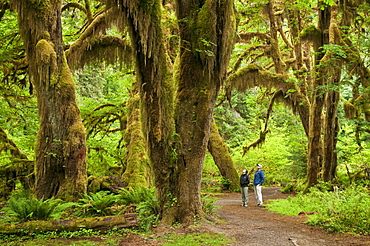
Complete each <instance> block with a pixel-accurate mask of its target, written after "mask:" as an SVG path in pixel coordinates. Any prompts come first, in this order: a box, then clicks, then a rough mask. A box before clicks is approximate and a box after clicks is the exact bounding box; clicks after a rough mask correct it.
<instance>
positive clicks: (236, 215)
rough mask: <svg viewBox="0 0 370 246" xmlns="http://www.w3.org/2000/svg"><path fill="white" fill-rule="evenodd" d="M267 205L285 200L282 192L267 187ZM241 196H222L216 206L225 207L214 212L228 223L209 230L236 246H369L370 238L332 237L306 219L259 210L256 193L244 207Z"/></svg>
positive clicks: (215, 224)
mask: <svg viewBox="0 0 370 246" xmlns="http://www.w3.org/2000/svg"><path fill="white" fill-rule="evenodd" d="M262 193H263V198H264V202H265V203H266V202H267V201H268V200H269V199H280V198H286V197H287V196H288V195H286V194H282V193H281V192H280V191H279V188H275V187H268V188H263V190H262ZM240 204H241V196H240V194H239V193H229V194H224V195H222V198H221V199H220V200H218V201H216V202H215V205H216V206H222V207H221V208H220V209H217V210H216V211H215V212H216V213H217V214H218V215H219V218H220V219H221V220H224V221H225V223H213V224H212V225H211V226H210V227H209V228H208V229H209V230H211V231H214V232H218V233H222V234H226V235H230V236H232V237H234V238H235V240H236V242H235V243H234V244H232V245H233V246H234V245H237V246H244V245H247V246H265V245H266V246H271V245H278V246H337V245H344V246H347V245H367V246H370V237H369V236H367V237H354V236H350V235H342V234H329V233H327V232H325V230H324V229H321V228H318V227H314V226H310V225H308V224H306V223H304V222H305V221H306V219H307V218H306V217H305V216H304V215H303V216H286V215H280V214H277V213H275V212H270V211H268V210H267V209H266V208H263V207H256V204H257V202H256V199H255V197H254V194H253V191H250V193H249V206H248V207H242V206H240Z"/></svg>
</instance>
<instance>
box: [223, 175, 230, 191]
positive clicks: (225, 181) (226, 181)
mask: <svg viewBox="0 0 370 246" xmlns="http://www.w3.org/2000/svg"><path fill="white" fill-rule="evenodd" d="M221 185H222V189H223V190H230V185H231V180H230V179H227V178H224V177H222V179H221Z"/></svg>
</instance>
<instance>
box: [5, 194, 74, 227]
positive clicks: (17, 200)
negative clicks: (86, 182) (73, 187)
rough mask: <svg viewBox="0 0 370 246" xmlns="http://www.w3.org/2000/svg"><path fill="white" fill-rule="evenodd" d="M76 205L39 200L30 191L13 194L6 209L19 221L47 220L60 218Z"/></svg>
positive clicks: (60, 201)
mask: <svg viewBox="0 0 370 246" xmlns="http://www.w3.org/2000/svg"><path fill="white" fill-rule="evenodd" d="M74 205H76V204H75V203H62V200H60V199H54V198H51V199H47V200H44V199H43V198H42V199H40V200H39V199H37V198H36V197H34V196H32V194H31V192H30V191H29V190H24V191H21V192H17V193H13V194H12V195H11V196H10V198H9V201H8V203H7V205H6V207H5V210H6V213H7V215H9V216H14V217H15V218H17V220H18V221H21V222H27V221H31V220H47V219H50V218H60V217H61V215H62V214H63V213H64V212H65V210H66V209H68V208H70V207H71V206H74Z"/></svg>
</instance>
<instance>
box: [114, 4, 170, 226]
mask: <svg viewBox="0 0 370 246" xmlns="http://www.w3.org/2000/svg"><path fill="white" fill-rule="evenodd" d="M109 6H112V7H113V10H114V11H115V12H114V13H113V14H112V17H113V16H114V20H113V21H114V22H116V23H117V21H118V20H119V21H120V22H118V23H120V24H121V25H119V27H122V28H123V29H125V27H126V25H127V26H128V30H129V33H130V38H131V40H132V45H133V49H134V54H135V63H136V64H135V66H136V74H137V83H138V88H139V94H140V101H141V105H140V108H141V116H142V119H141V122H142V129H143V133H144V139H145V141H146V144H147V148H148V156H149V159H150V162H151V165H152V168H153V171H154V178H155V180H154V181H155V186H156V188H157V197H158V201H159V202H160V213H161V215H162V217H163V218H164V220H166V218H167V217H168V216H169V215H170V214H171V213H169V212H167V211H168V210H169V208H170V207H169V206H167V205H168V204H170V203H171V201H170V200H171V197H170V187H171V186H175V185H176V184H175V183H174V181H173V179H172V177H173V175H174V173H175V167H174V165H173V161H171V158H170V154H171V153H172V151H171V148H172V141H171V137H172V133H173V129H174V125H173V100H174V87H173V84H172V77H171V73H170V71H169V70H168V68H167V60H166V52H165V48H164V42H163V35H162V29H161V2H160V1H152V4H146V3H143V2H140V1H135V0H131V1H121V0H117V1H116V0H112V1H110V2H109ZM174 157H176V155H174Z"/></svg>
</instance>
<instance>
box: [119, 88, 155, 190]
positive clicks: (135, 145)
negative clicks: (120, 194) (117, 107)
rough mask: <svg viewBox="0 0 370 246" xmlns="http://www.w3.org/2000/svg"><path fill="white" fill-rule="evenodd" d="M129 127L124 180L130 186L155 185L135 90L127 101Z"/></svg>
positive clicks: (127, 130)
mask: <svg viewBox="0 0 370 246" xmlns="http://www.w3.org/2000/svg"><path fill="white" fill-rule="evenodd" d="M126 108H127V113H126V115H127V127H126V131H125V143H126V158H125V159H126V163H127V165H126V169H125V171H124V173H123V175H122V181H123V182H124V183H125V184H127V185H128V187H136V186H149V187H151V186H153V185H154V181H153V180H154V179H153V170H152V168H151V165H150V164H149V159H148V157H147V151H146V149H147V148H146V142H145V139H144V136H143V132H142V128H141V114H140V96H139V93H138V92H133V93H132V95H131V99H130V100H128V101H127V107H126Z"/></svg>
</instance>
